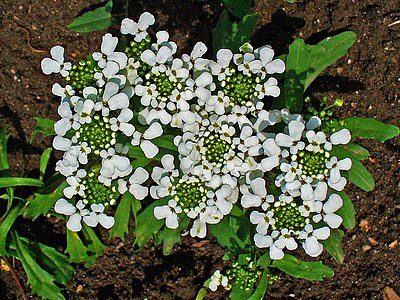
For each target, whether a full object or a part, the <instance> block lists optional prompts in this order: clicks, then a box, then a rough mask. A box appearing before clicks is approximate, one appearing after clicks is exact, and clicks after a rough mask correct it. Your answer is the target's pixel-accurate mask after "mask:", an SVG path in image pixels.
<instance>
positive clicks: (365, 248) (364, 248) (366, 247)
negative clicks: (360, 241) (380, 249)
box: [361, 245, 372, 252]
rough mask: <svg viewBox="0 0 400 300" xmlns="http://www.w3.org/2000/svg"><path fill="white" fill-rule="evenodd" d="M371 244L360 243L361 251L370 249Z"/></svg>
mask: <svg viewBox="0 0 400 300" xmlns="http://www.w3.org/2000/svg"><path fill="white" fill-rule="evenodd" d="M371 248H372V247H371V245H362V247H361V249H362V251H363V252H367V251H369V250H371Z"/></svg>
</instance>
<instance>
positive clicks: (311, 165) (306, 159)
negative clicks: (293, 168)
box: [297, 149, 330, 178]
mask: <svg viewBox="0 0 400 300" xmlns="http://www.w3.org/2000/svg"><path fill="white" fill-rule="evenodd" d="M329 157H330V154H329V152H328V151H325V150H323V149H321V150H320V151H319V152H310V151H306V150H303V151H299V153H298V158H297V161H298V163H299V166H298V167H299V169H301V171H302V175H301V176H302V177H307V176H309V177H311V178H317V176H318V175H320V176H323V177H325V175H326V174H328V169H327V168H326V163H327V162H328V161H329Z"/></svg>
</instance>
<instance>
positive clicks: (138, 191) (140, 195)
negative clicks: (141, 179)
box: [129, 184, 149, 200]
mask: <svg viewBox="0 0 400 300" xmlns="http://www.w3.org/2000/svg"><path fill="white" fill-rule="evenodd" d="M129 192H130V193H131V194H132V195H133V196H134V197H135V198H136V199H137V200H143V199H144V198H146V197H147V195H148V194H149V189H148V188H147V187H144V186H141V185H139V184H132V185H131V186H130V188H129Z"/></svg>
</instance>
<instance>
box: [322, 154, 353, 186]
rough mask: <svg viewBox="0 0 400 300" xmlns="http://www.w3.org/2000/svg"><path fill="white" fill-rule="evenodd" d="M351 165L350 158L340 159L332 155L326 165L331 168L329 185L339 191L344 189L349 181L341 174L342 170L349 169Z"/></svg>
mask: <svg viewBox="0 0 400 300" xmlns="http://www.w3.org/2000/svg"><path fill="white" fill-rule="evenodd" d="M351 165H352V161H351V159H350V158H344V159H342V160H340V161H338V160H337V158H336V157H335V156H333V157H331V159H330V161H328V162H327V163H326V167H327V168H328V169H330V171H329V178H328V185H329V186H330V187H331V188H333V189H335V190H337V191H341V190H343V189H344V186H345V185H346V182H347V181H346V178H344V177H342V176H341V174H340V170H346V171H348V170H350V168H351Z"/></svg>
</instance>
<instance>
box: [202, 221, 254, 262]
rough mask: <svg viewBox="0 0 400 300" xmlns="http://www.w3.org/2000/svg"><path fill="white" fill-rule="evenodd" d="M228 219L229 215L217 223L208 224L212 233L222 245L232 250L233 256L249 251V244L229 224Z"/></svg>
mask: <svg viewBox="0 0 400 300" xmlns="http://www.w3.org/2000/svg"><path fill="white" fill-rule="evenodd" d="M227 219H228V217H225V218H223V219H222V220H221V221H220V222H219V223H217V224H212V225H211V224H210V225H208V228H209V229H210V232H211V234H212V235H213V236H214V237H215V238H216V239H217V241H218V243H219V244H220V245H221V246H222V247H224V248H226V249H227V250H229V251H230V256H231V257H233V256H236V255H238V254H241V253H247V252H248V251H246V248H248V246H249V245H247V244H245V243H244V242H243V241H242V240H240V239H239V237H238V236H237V235H236V234H235V232H234V231H233V230H232V228H231V227H230V226H229V221H228V220H227Z"/></svg>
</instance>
